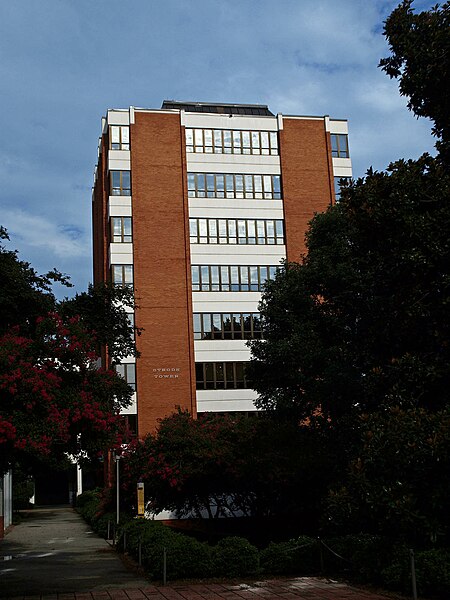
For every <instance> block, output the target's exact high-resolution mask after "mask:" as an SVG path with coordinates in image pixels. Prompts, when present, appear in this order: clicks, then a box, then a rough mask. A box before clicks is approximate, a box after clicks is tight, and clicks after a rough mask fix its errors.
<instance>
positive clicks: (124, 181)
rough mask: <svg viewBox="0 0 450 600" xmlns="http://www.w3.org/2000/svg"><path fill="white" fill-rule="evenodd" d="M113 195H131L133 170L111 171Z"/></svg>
mask: <svg viewBox="0 0 450 600" xmlns="http://www.w3.org/2000/svg"><path fill="white" fill-rule="evenodd" d="M109 177H110V182H111V192H110V193H111V196H131V171H110V172H109Z"/></svg>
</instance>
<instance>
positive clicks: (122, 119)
mask: <svg viewBox="0 0 450 600" xmlns="http://www.w3.org/2000/svg"><path fill="white" fill-rule="evenodd" d="M107 120H108V125H129V124H130V113H129V109H128V108H121V109H117V108H114V109H109V110H108V112H107Z"/></svg>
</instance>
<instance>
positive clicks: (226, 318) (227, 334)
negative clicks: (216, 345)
mask: <svg viewBox="0 0 450 600" xmlns="http://www.w3.org/2000/svg"><path fill="white" fill-rule="evenodd" d="M222 324H223V331H224V338H226V339H230V338H231V315H228V314H225V315H222Z"/></svg>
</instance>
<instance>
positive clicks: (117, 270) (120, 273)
mask: <svg viewBox="0 0 450 600" xmlns="http://www.w3.org/2000/svg"><path fill="white" fill-rule="evenodd" d="M111 279H112V282H113V284H114V285H117V286H120V287H125V286H129V287H132V286H133V265H112V266H111Z"/></svg>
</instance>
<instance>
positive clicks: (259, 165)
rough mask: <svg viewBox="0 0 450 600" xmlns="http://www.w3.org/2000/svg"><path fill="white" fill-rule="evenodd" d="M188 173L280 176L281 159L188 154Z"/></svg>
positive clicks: (249, 155) (235, 155)
mask: <svg viewBox="0 0 450 600" xmlns="http://www.w3.org/2000/svg"><path fill="white" fill-rule="evenodd" d="M186 168H187V170H188V171H193V172H197V171H198V172H202V173H203V172H204V173H254V174H258V175H259V174H261V175H280V174H281V165H280V157H279V156H278V155H277V156H260V155H253V154H199V153H197V152H190V153H187V154H186Z"/></svg>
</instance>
